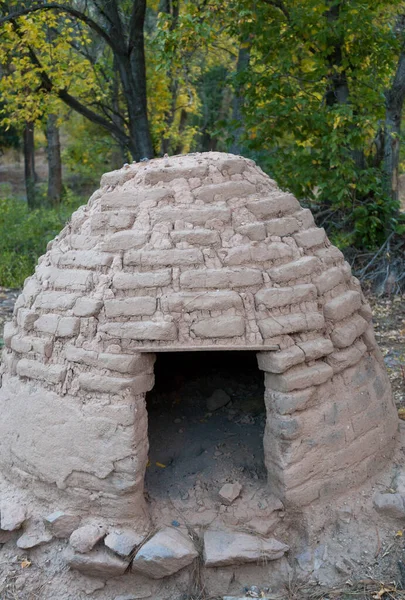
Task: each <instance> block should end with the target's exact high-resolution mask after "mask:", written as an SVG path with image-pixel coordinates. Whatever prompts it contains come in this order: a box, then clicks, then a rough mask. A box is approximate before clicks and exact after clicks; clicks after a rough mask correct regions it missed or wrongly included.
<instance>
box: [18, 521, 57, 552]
mask: <svg viewBox="0 0 405 600" xmlns="http://www.w3.org/2000/svg"><path fill="white" fill-rule="evenodd" d="M51 539H52V534H51V533H50V532H49V531H47V530H46V529H45V525H44V523H43V522H42V521H28V523H27V525H26V527H25V531H24V533H23V534H22V536H21V537H19V538H18V540H17V547H18V548H21V549H22V550H28V549H29V548H35V547H36V546H40V545H41V544H46V543H47V542H50V541H51Z"/></svg>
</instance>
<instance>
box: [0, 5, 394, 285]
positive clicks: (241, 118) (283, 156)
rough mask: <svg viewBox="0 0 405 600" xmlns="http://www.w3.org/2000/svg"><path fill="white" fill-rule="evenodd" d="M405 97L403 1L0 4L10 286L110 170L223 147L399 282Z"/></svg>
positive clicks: (353, 258)
mask: <svg viewBox="0 0 405 600" xmlns="http://www.w3.org/2000/svg"><path fill="white" fill-rule="evenodd" d="M404 100H405V2H404V1H403V0H323V1H322V0H254V1H252V0H229V1H224V0H66V1H64V2H52V1H49V2H47V1H45V0H31V1H29V0H0V257H1V258H0V286H6V287H20V286H21V285H22V283H23V281H24V278H25V277H27V276H28V275H29V274H30V273H31V272H32V270H33V268H34V266H35V263H36V261H37V258H38V256H39V255H40V254H42V253H43V252H44V250H45V248H46V244H47V242H48V241H49V240H50V239H52V238H53V237H54V236H55V235H56V234H57V233H58V232H59V230H60V229H61V228H62V226H63V225H64V224H65V223H66V221H67V220H68V218H69V216H70V214H71V212H72V211H73V210H74V209H75V208H76V207H77V206H79V205H80V204H83V203H85V202H86V201H87V198H88V196H89V195H90V193H91V192H92V191H93V190H94V189H95V188H96V187H98V180H99V178H100V176H101V174H102V173H103V172H105V171H108V170H112V169H115V168H120V167H121V166H122V165H123V164H124V163H129V162H132V161H133V160H136V161H139V160H146V159H150V158H153V157H154V156H162V155H163V154H165V153H168V154H169V155H172V154H179V153H186V152H193V151H198V152H200V151H209V150H218V151H230V152H234V153H237V154H243V155H245V156H247V157H250V158H253V159H254V160H255V161H256V162H257V163H258V164H259V165H260V166H261V167H262V168H263V169H264V170H265V171H266V172H267V173H268V174H269V175H270V176H271V177H273V178H274V179H275V180H276V181H277V183H278V184H279V185H280V186H281V187H282V188H283V189H289V190H291V191H292V192H293V193H294V194H295V195H296V196H297V197H298V198H299V199H300V200H301V202H302V203H303V204H304V205H305V206H308V207H310V208H311V209H312V210H313V212H314V214H315V218H316V222H317V225H318V226H323V227H325V229H326V230H327V233H328V235H329V237H330V239H331V241H332V242H333V243H334V244H336V245H338V246H339V247H340V248H341V249H342V250H343V251H344V252H345V254H346V257H347V258H348V259H349V260H350V262H351V263H352V265H353V268H354V270H355V272H356V273H357V274H358V275H360V276H362V277H363V278H366V277H368V278H369V280H370V281H371V282H372V283H373V284H374V285H375V286H377V287H378V288H379V290H380V292H381V293H388V294H389V293H394V292H397V291H399V290H401V288H403V287H404V285H405V243H404V238H405V235H404V234H405V215H404V212H403V210H402V211H401V202H400V193H399V192H400V183H401V171H404V170H405V160H404V157H405V154H404V143H403V142H404V139H403V135H402V133H401V118H402V110H403V104H404ZM19 161H20V163H19ZM18 164H20V165H21V169H20V170H19V167H18ZM22 167H24V169H23V171H24V177H23V179H20V180H19V178H18V173H20V172H21V170H22ZM16 174H17V175H16ZM22 182H23V183H24V185H23V186H22V185H21V183H22Z"/></svg>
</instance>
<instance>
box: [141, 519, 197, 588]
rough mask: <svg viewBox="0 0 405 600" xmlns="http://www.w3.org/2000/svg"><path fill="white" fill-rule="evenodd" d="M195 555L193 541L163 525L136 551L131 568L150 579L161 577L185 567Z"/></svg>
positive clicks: (176, 530)
mask: <svg viewBox="0 0 405 600" xmlns="http://www.w3.org/2000/svg"><path fill="white" fill-rule="evenodd" d="M197 556H198V553H197V551H196V549H195V547H194V544H193V542H192V541H191V539H190V538H189V537H188V536H187V535H186V534H185V533H182V532H181V531H179V530H178V529H173V528H171V527H165V528H164V529H161V530H160V531H158V533H156V535H154V536H153V537H152V538H151V539H150V540H149V541H147V542H146V544H144V545H143V546H142V548H141V549H140V550H139V551H138V553H137V554H136V556H135V558H134V561H133V563H132V569H133V570H134V571H137V572H139V573H142V574H143V575H146V576H147V577H151V578H152V579H161V578H162V577H168V576H169V575H173V573H177V571H180V569H183V568H184V567H187V565H189V564H191V563H192V562H193V560H194V559H195V558H197Z"/></svg>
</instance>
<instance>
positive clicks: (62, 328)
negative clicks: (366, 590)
mask: <svg viewBox="0 0 405 600" xmlns="http://www.w3.org/2000/svg"><path fill="white" fill-rule="evenodd" d="M4 339H5V344H6V349H5V351H4V354H3V366H2V370H3V375H2V387H1V390H0V410H1V415H2V418H1V421H0V471H1V472H2V473H3V475H4V476H5V477H7V478H9V479H11V480H13V481H14V483H16V484H17V485H18V486H20V487H21V488H28V489H29V490H30V493H31V494H34V495H36V496H37V497H38V498H40V499H42V500H43V501H45V502H46V503H47V504H48V505H49V509H50V510H49V512H51V511H52V510H61V509H65V508H66V507H69V510H70V511H74V512H76V513H80V514H85V515H86V514H87V515H88V514H89V511H90V513H91V514H92V515H93V516H107V517H109V518H110V519H112V520H114V519H115V520H116V521H119V520H122V519H132V522H133V523H136V524H137V529H138V530H142V529H145V530H147V529H148V514H147V509H146V505H145V500H144V495H143V480H144V472H145V467H146V463H147V455H148V437H147V412H146V407H145V394H146V392H147V391H148V390H150V389H151V388H152V387H153V385H154V375H153V365H154V360H155V352H158V351H163V350H166V351H168V350H169V351H170V350H173V351H178V350H198V349H200V350H201V349H213V350H215V349H224V348H225V349H227V348H228V349H229V350H237V349H252V350H255V351H257V353H258V354H257V356H258V366H259V368H260V369H261V370H263V371H264V372H265V383H266V393H265V401H266V408H267V425H266V432H265V436H264V448H265V460H266V465H267V468H268V474H269V482H270V484H271V491H272V492H273V493H274V494H276V495H277V496H278V497H279V498H280V499H281V500H282V501H283V502H284V503H285V504H286V505H287V506H288V505H293V506H295V507H299V508H301V507H303V506H306V505H308V504H310V503H313V502H315V501H319V500H322V499H323V498H327V497H330V496H331V495H332V494H336V493H337V492H343V491H347V490H349V489H350V488H353V487H356V486H358V485H359V484H360V483H361V482H363V481H365V480H366V479H367V478H368V477H369V476H370V475H371V474H372V473H375V472H376V471H378V469H381V468H382V467H383V466H384V464H385V463H386V462H387V461H388V460H389V459H390V457H391V455H392V452H393V449H394V444H395V438H396V432H397V416H396V411H395V408H394V405H393V402H392V398H391V390H390V385H389V382H388V378H387V374H386V371H385V367H384V364H383V361H382V359H381V355H380V353H379V350H378V348H377V346H376V342H375V340H374V336H373V327H372V324H371V311H370V308H369V306H368V304H367V303H366V301H365V299H364V296H363V295H362V292H361V289H360V286H359V282H358V281H357V280H356V279H355V278H354V277H353V276H352V275H351V271H350V267H349V265H348V264H347V263H345V261H344V258H343V255H342V254H341V252H340V251H339V250H338V249H337V248H335V247H334V246H332V245H331V244H330V242H329V240H328V239H327V237H326V235H325V232H324V230H323V229H320V228H317V227H316V226H315V224H314V221H313V218H312V215H311V212H310V211H309V210H308V209H303V208H301V207H300V205H299V203H298V202H297V200H296V199H295V198H294V197H293V196H292V195H291V194H289V193H285V192H282V191H280V189H278V187H277V186H276V184H275V182H274V181H272V180H271V179H269V178H268V177H267V176H266V175H265V174H264V173H263V172H262V171H261V170H260V169H259V168H258V167H257V166H255V164H254V163H253V162H252V161H250V160H246V159H244V158H242V157H237V156H233V155H230V154H221V153H207V154H193V155H188V156H179V157H173V158H163V159H157V160H153V161H149V162H147V163H140V164H134V165H130V166H126V167H124V168H123V169H121V170H119V171H115V172H113V173H108V174H106V175H104V177H103V178H102V181H101V188H100V189H99V190H98V191H97V192H96V193H95V194H94V195H93V196H92V198H91V199H90V201H89V203H88V205H87V206H84V207H81V208H80V209H79V210H78V211H77V212H76V213H74V215H73V216H72V219H71V221H70V223H69V224H68V225H67V226H66V227H65V228H64V229H63V231H62V232H61V234H60V235H59V236H58V237H57V238H56V239H55V240H54V241H53V242H51V243H50V244H49V247H48V251H47V253H46V254H45V256H43V257H42V258H41V259H40V261H39V265H38V267H37V269H36V272H35V274H34V275H33V276H32V277H31V278H29V279H28V280H27V281H26V282H25V286H24V289H23V292H22V294H21V296H20V297H19V299H18V301H17V304H16V307H15V312H14V317H13V321H12V322H11V323H9V324H8V325H7V326H6V329H5V332H4Z"/></svg>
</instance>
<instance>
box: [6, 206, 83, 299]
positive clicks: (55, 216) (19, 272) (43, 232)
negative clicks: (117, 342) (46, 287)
mask: <svg viewBox="0 0 405 600" xmlns="http://www.w3.org/2000/svg"><path fill="white" fill-rule="evenodd" d="M80 203H81V202H80V201H79V200H78V199H77V198H75V199H69V201H68V202H65V203H64V204H62V205H61V206H60V207H59V208H58V209H55V208H46V207H43V208H38V209H35V210H33V211H30V210H28V207H27V204H26V203H25V202H23V201H21V200H17V199H14V198H1V197H0V285H1V286H3V287H9V288H18V287H21V286H22V285H23V283H24V279H25V278H26V277H28V276H29V275H31V274H32V273H33V271H34V268H35V265H36V263H37V261H38V258H39V257H40V256H41V254H44V252H45V250H46V245H47V243H48V242H49V241H50V240H51V239H52V238H54V237H55V236H56V235H57V234H58V233H59V231H60V230H61V229H62V228H63V227H64V225H65V224H66V222H67V221H68V220H69V218H70V215H71V214H72V212H73V210H74V209H75V208H76V207H77V206H79V205H80Z"/></svg>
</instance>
